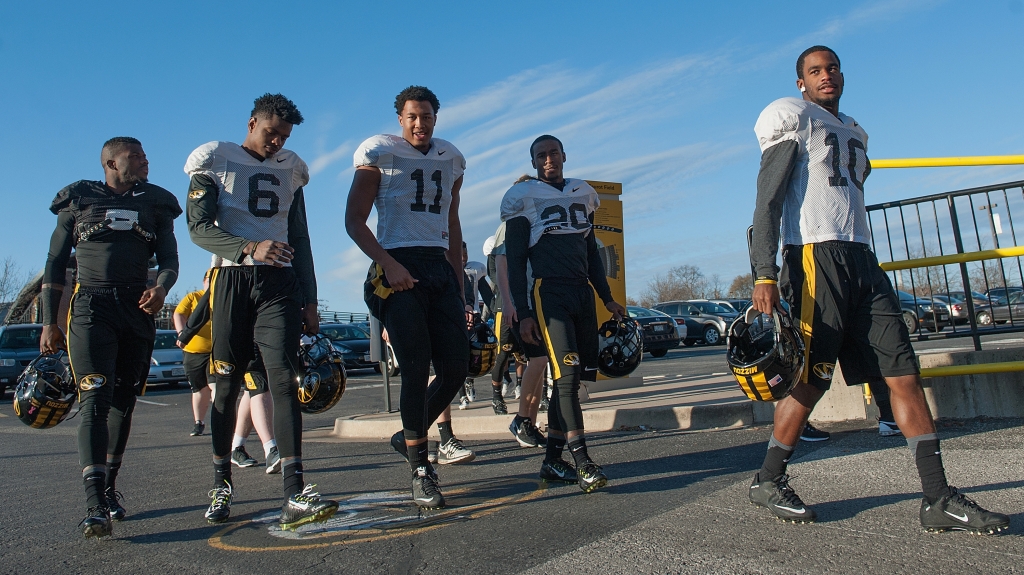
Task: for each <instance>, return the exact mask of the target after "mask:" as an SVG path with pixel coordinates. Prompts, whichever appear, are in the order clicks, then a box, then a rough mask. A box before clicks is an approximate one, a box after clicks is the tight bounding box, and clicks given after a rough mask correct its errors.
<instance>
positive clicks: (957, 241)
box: [946, 194, 981, 351]
mask: <svg viewBox="0 0 1024 575" xmlns="http://www.w3.org/2000/svg"><path fill="white" fill-rule="evenodd" d="M946 201H947V203H948V204H949V220H950V223H951V224H952V227H953V243H954V245H955V246H956V253H958V254H962V253H964V242H963V238H961V237H960V220H959V219H958V218H957V217H956V198H954V197H953V195H952V194H950V195H948V196H946ZM960 277H961V280H962V281H961V283H963V286H964V303H966V304H967V321H968V322H970V323H969V325H970V326H971V339H972V340H974V351H981V336H980V335H978V319H977V317H975V315H974V291H973V290H971V279H970V276H969V275H968V274H967V262H960ZM952 314H953V311H952V310H950V316H949V317H950V319H952V318H953V315H952Z"/></svg>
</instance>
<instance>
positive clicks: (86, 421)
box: [78, 380, 135, 469]
mask: <svg viewBox="0 0 1024 575" xmlns="http://www.w3.org/2000/svg"><path fill="white" fill-rule="evenodd" d="M80 395H81V400H82V402H81V406H80V409H81V411H80V415H81V418H82V419H81V423H80V424H79V426H78V453H79V457H80V459H81V461H80V463H81V464H82V467H83V468H87V467H94V468H96V469H106V465H107V454H108V453H109V454H110V455H114V456H116V458H117V459H120V456H121V455H123V454H124V451H125V447H126V446H127V445H128V435H129V433H130V432H131V428H132V413H133V412H134V411H135V388H134V387H132V386H130V385H124V384H119V385H114V384H113V383H111V381H110V380H108V381H107V383H106V384H105V385H103V386H101V387H99V388H97V389H92V390H89V391H82V392H81V394H80Z"/></svg>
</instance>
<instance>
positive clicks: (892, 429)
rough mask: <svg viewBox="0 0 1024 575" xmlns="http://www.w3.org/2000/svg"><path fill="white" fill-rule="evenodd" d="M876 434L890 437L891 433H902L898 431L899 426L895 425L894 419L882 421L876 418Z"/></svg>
mask: <svg viewBox="0 0 1024 575" xmlns="http://www.w3.org/2000/svg"><path fill="white" fill-rule="evenodd" d="M878 435H881V436H882V437H892V436H893V435H903V432H902V431H900V426H898V425H896V422H895V421H882V420H881V419H879V420H878Z"/></svg>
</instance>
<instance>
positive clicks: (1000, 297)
mask: <svg viewBox="0 0 1024 575" xmlns="http://www.w3.org/2000/svg"><path fill="white" fill-rule="evenodd" d="M1021 292H1024V288H1022V287H1020V286H1006V287H1000V288H992V289H990V290H988V291H987V292H985V296H986V297H988V299H989V300H991V302H992V303H993V304H994V305H1006V300H1007V299H1008V298H1009V296H1011V295H1013V294H1015V293H1021Z"/></svg>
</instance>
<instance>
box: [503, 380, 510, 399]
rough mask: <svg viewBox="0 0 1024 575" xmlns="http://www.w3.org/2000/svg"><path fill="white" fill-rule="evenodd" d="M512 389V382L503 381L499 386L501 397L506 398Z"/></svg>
mask: <svg viewBox="0 0 1024 575" xmlns="http://www.w3.org/2000/svg"><path fill="white" fill-rule="evenodd" d="M511 389H512V380H511V379H510V380H509V381H505V382H503V383H502V384H501V396H502V397H508V393H509V391H510V390H511Z"/></svg>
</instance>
